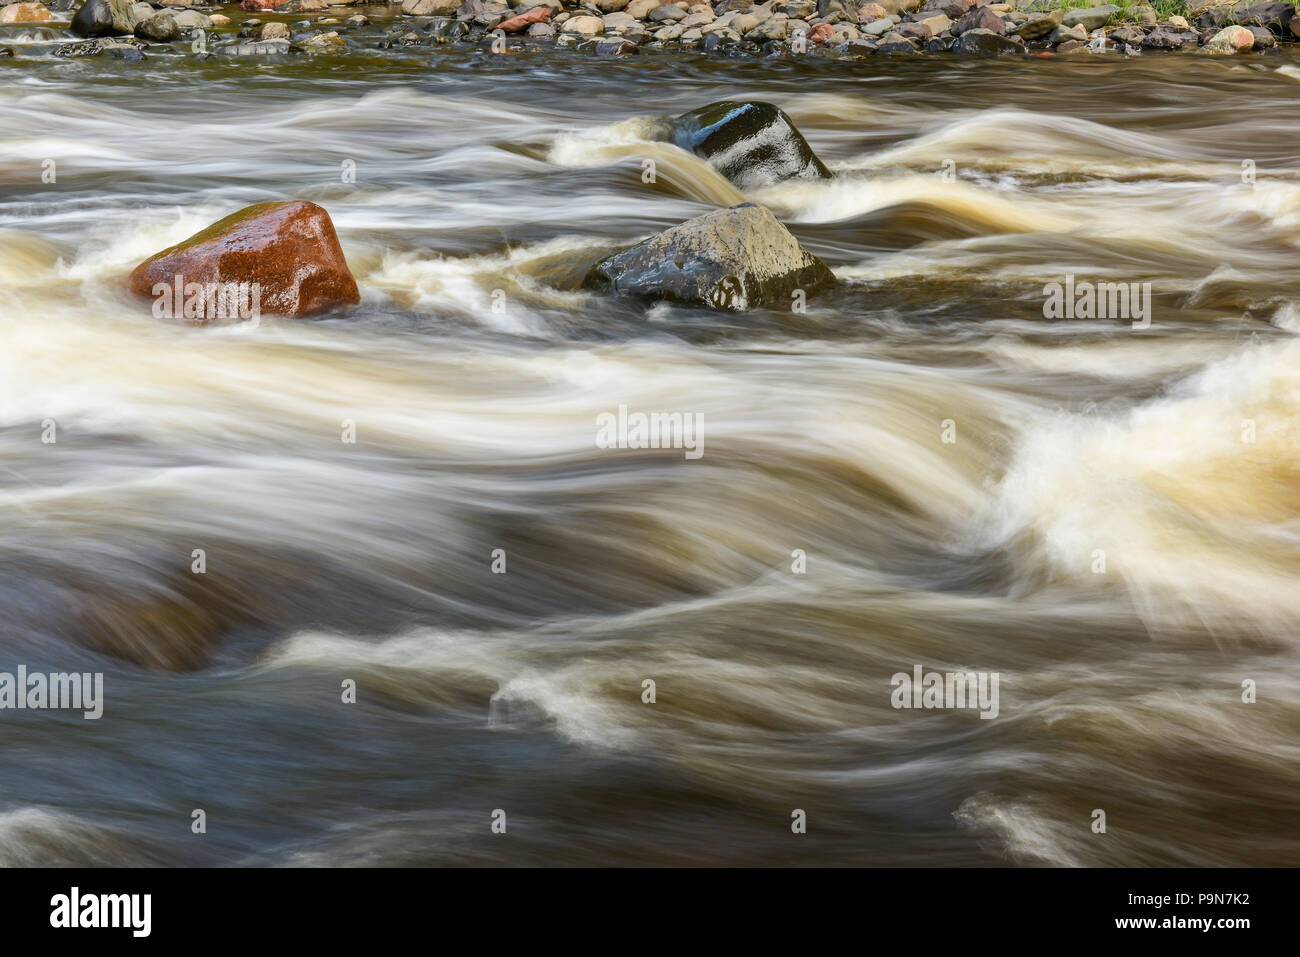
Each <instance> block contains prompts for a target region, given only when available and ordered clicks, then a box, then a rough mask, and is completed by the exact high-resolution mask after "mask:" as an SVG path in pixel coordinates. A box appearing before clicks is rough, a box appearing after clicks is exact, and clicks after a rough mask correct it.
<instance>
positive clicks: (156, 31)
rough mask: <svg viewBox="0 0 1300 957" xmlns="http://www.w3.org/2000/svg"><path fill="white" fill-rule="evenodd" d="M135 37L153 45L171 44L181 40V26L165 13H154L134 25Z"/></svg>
mask: <svg viewBox="0 0 1300 957" xmlns="http://www.w3.org/2000/svg"><path fill="white" fill-rule="evenodd" d="M135 35H136V36H138V37H139V38H140V39H141V40H152V41H153V42H154V43H171V42H173V41H174V40H179V39H180V38H181V25H180V24H179V23H177V22H176V20H175V18H173V17H169V16H168V15H167V14H165V13H155V14H154V15H153V16H152V17H150V18H149V19H148V20H141V21H140V22H139V23H137V24H136V25H135Z"/></svg>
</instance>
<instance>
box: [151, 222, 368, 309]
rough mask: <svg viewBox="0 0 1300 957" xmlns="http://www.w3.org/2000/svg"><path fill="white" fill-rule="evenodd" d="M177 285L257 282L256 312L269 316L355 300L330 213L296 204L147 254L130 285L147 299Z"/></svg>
mask: <svg viewBox="0 0 1300 957" xmlns="http://www.w3.org/2000/svg"><path fill="white" fill-rule="evenodd" d="M178 283H179V284H180V286H181V287H182V288H183V287H185V286H187V285H189V284H191V283H201V284H205V285H206V284H209V283H220V284H224V283H257V284H258V293H259V297H260V298H259V302H260V306H259V312H260V313H262V314H267V315H280V316H305V315H310V314H311V313H316V312H321V311H323V310H326V309H332V308H334V307H336V306H343V305H352V304H355V303H358V302H360V301H361V299H360V296H359V295H358V293H357V283H356V280H355V279H353V278H352V273H351V272H350V271H349V270H348V264H347V262H346V261H345V260H344V258H343V250H342V248H340V246H339V240H338V236H337V235H336V234H335V232H334V224H333V223H332V222H330V217H329V213H327V212H325V210H324V209H322V208H321V207H319V206H317V205H316V204H315V203H307V202H302V201H295V202H287V203H258V204H257V205H256V206H249V207H247V208H245V209H241V210H240V211H239V212H237V213H234V214H232V215H230V216H227V217H226V218H225V219H223V220H220V221H219V222H216V223H213V224H212V225H211V226H209V227H208V228H207V229H204V230H202V231H201V232H198V233H195V234H194V235H193V236H191V237H190V238H189V239H186V240H184V241H183V242H180V243H177V244H176V245H175V246H172V247H170V248H169V249H164V250H163V251H162V252H160V253H157V254H156V255H153V256H150V257H149V258H148V259H146V260H145V261H144V262H142V263H141V264H140V265H139V266H137V267H136V268H135V271H134V272H133V273H131V278H130V280H129V285H130V288H131V291H132V292H134V293H136V294H137V295H140V296H147V297H150V298H154V296H155V295H156V294H155V292H154V289H155V286H158V285H159V284H161V285H162V286H170V287H173V288H174V287H175V286H176V285H177V284H178ZM185 295H186V296H187V297H188V296H189V293H188V292H187V293H186V294H185ZM176 311H177V312H179V310H176Z"/></svg>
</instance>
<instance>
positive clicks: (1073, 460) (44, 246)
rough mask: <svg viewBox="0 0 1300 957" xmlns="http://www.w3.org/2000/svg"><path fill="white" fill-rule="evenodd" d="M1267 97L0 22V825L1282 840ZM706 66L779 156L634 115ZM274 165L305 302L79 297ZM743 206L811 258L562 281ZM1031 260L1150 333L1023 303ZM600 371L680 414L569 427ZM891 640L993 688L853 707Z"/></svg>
mask: <svg viewBox="0 0 1300 957" xmlns="http://www.w3.org/2000/svg"><path fill="white" fill-rule="evenodd" d="M32 36H33V37H36V39H37V40H39V34H38V33H37V32H35V31H33V33H32ZM1298 97H1300V63H1297V61H1296V60H1295V58H1293V57H1290V56H1287V55H1283V56H1275V57H1257V58H1245V59H1240V60H1208V59H1205V58H1199V57H1191V56H1164V57H1161V56H1142V57H1140V58H1135V59H1131V60H1126V61H1125V60H1120V59H1117V58H1113V57H1104V58H1103V57H1090V56H1089V57H1082V58H1072V59H1065V58H1062V59H1059V60H1044V59H1034V60H1017V61H974V60H961V59H953V58H935V59H926V58H916V59H911V60H906V61H904V60H886V59H876V60H868V61H862V62H853V63H849V62H834V61H831V60H813V59H806V60H801V61H798V62H791V61H775V60H710V59H707V58H704V57H694V56H672V57H669V56H654V55H644V56H642V57H640V58H638V59H636V60H629V61H626V62H610V61H606V60H599V61H598V60H595V59H593V58H590V57H587V56H584V55H579V54H575V53H566V52H560V51H548V52H546V53H537V54H523V55H519V56H513V57H491V56H488V55H485V54H483V53H480V52H477V51H472V52H465V51H461V52H455V51H451V52H446V53H434V54H430V53H429V52H428V51H427V50H425V51H417V52H408V53H400V54H399V53H397V52H394V53H392V54H391V55H389V54H379V53H376V54H375V55H373V56H364V55H360V54H358V55H355V56H352V57H348V58H340V59H338V60H328V59H327V60H306V59H304V60H302V61H295V62H285V63H280V64H250V63H239V64H232V63H230V62H229V61H222V60H213V61H210V62H208V63H191V62H188V61H187V62H185V63H181V62H180V57H179V56H175V57H171V58H167V57H162V56H156V57H151V58H150V59H149V60H147V61H146V62H144V63H140V64H125V63H118V62H115V61H109V62H101V61H73V62H58V63H52V62H47V61H37V60H34V59H30V58H24V57H21V56H20V57H18V58H16V59H14V60H13V61H10V62H5V61H0V134H2V135H0V342H2V343H3V350H2V351H0V609H3V611H2V612H0V615H2V617H0V672H15V671H16V669H17V668H18V667H19V666H20V665H24V666H26V667H27V668H28V669H29V670H30V671H45V672H52V671H54V672H57V671H85V672H96V671H98V672H103V673H104V675H105V677H104V693H103V715H102V717H101V718H99V719H98V720H85V719H84V718H83V717H82V715H81V713H80V712H70V711H54V710H46V711H40V710H3V711H0V863H3V864H223V865H224V864H245V865H250V864H251V865H285V864H289V865H294V864H310V865H318V864H319V865H358V864H558V865H573V864H704V865H717V864H740V865H751V864H800V865H806V864H833V865H846V864H874V865H979V864H1002V863H1012V864H1028V865H1042V864H1048V865H1102V866H1107V865H1243V864H1262V865H1270V864H1289V865H1296V864H1300V823H1298V822H1300V818H1298V815H1297V800H1298V799H1297V795H1298V794H1300V763H1298V761H1297V759H1298V758H1300V748H1298V747H1297V742H1298V740H1300V669H1298V667H1297V663H1298V655H1300V650H1298V647H1297V633H1298V630H1300V589H1298V588H1297V572H1300V420H1298V419H1297V415H1298V414H1300V341H1297V332H1298V331H1300V311H1298V310H1297V300H1298V299H1300V270H1297V268H1296V264H1297V246H1298V245H1300V178H1298V177H1297V170H1298V169H1300V166H1298V165H1297V164H1298V163H1300V125H1298V124H1297V123H1296V117H1297V113H1296V103H1297V98H1298ZM724 98H725V99H764V100H769V101H772V102H775V103H777V104H779V105H780V106H782V107H783V108H784V109H785V110H786V111H787V112H788V113H789V114H790V115H791V116H792V117H793V119H794V120H795V122H796V123H797V124H798V126H799V127H800V128H801V129H802V131H803V132H804V134H805V135H806V136H807V138H808V139H809V141H810V142H811V143H812V145H813V147H814V148H815V149H816V150H817V152H818V153H819V154H820V156H821V157H822V158H823V159H824V160H825V161H826V162H827V164H828V165H829V166H830V167H831V168H832V169H833V170H834V171H835V172H836V178H835V179H834V180H833V181H831V182H828V183H800V184H795V185H784V186H779V187H775V188H771V189H767V190H762V191H759V192H757V193H754V194H752V195H749V196H742V195H741V194H740V193H739V192H738V191H737V190H736V189H735V187H733V186H731V185H730V184H729V183H728V182H727V181H725V180H723V179H722V178H721V177H720V176H718V175H717V174H716V173H714V172H713V171H712V170H711V169H710V168H709V167H707V166H706V165H705V164H704V163H703V162H701V161H700V160H698V159H696V158H694V157H693V156H690V155H688V154H685V153H683V152H681V151H679V150H677V149H676V148H674V147H670V146H667V145H664V144H662V143H654V142H650V141H647V140H646V139H645V138H644V135H645V133H646V131H647V129H649V128H650V127H651V126H652V124H651V123H650V122H649V120H648V118H650V117H653V116H655V115H660V114H669V113H679V112H683V111H685V110H688V109H691V108H694V107H697V106H700V105H703V104H705V103H708V102H710V101H713V100H718V99H724ZM47 160H49V161H53V164H54V165H53V167H50V166H48V165H47V164H46V161H47ZM646 160H653V161H654V163H655V170H656V176H655V179H656V181H655V182H654V183H653V184H647V183H645V182H643V178H642V172H643V168H644V167H643V164H644V161H646ZM347 163H351V164H354V166H355V182H354V183H353V182H344V179H345V177H344V176H343V175H342V171H343V170H344V169H346V168H347V166H346V165H345V164H347ZM51 168H52V169H53V170H54V171H55V177H54V179H55V181H54V182H43V181H42V172H43V171H44V170H46V169H51ZM1252 171H1253V172H1252ZM1252 179H1253V182H1252ZM291 198H300V199H310V200H313V201H315V202H318V203H320V204H321V205H323V206H325V207H326V208H327V209H328V210H329V212H330V214H331V215H332V217H333V219H334V222H335V225H336V226H337V228H338V232H339V235H340V238H341V241H342V243H343V247H344V249H345V251H346V253H347V255H348V259H349V261H350V264H351V267H352V270H353V272H354V273H355V275H356V277H357V280H358V283H359V286H360V289H361V295H362V299H363V302H362V305H361V306H360V307H358V308H357V309H356V310H355V311H353V312H352V313H350V314H348V315H343V316H334V317H330V318H326V319H324V320H321V321H298V322H275V321H271V320H268V319H263V320H262V322H261V323H260V324H258V325H256V326H253V325H252V324H249V323H244V324H238V325H232V326H225V327H220V328H189V327H182V326H178V325H173V324H169V323H165V322H160V321H159V320H156V319H154V318H153V316H152V315H150V313H149V310H148V308H147V306H145V307H142V306H141V305H140V304H139V303H138V302H135V301H133V300H131V299H129V298H128V297H127V296H126V294H125V293H124V292H123V291H122V281H123V279H124V277H125V275H126V274H127V273H128V272H129V271H130V269H131V268H132V267H133V266H134V265H135V264H136V263H137V262H139V261H140V260H141V259H143V258H144V257H145V256H146V255H148V254H150V253H152V252H155V251H157V250H159V249H161V248H163V247H165V246H168V245H170V244H172V243H174V242H176V241H178V240H180V239H182V238H184V237H186V236H188V235H189V234H191V233H193V232H195V231H196V230H197V229H199V228H201V227H202V226H204V225H206V224H208V223H210V222H212V221H214V220H216V219H218V218H220V217H221V216H224V215H226V214H227V213H230V212H232V211H233V210H235V209H237V208H240V207H242V206H245V205H248V204H251V203H255V202H261V201H266V200H277V199H291ZM743 199H752V200H754V201H757V202H761V203H764V204H766V205H768V206H769V207H770V208H771V209H772V210H773V211H774V212H775V213H776V214H777V215H778V217H779V218H781V219H782V220H783V221H784V222H786V223H788V224H789V226H790V228H791V229H792V230H793V231H794V232H795V234H796V235H797V236H798V237H799V238H800V240H801V241H802V242H803V243H804V244H805V245H807V246H808V247H809V248H810V249H811V250H812V251H813V252H815V253H817V254H818V255H819V256H821V257H822V258H824V259H825V260H826V261H827V263H829V264H830V266H831V267H832V268H833V269H834V271H835V273H836V275H837V276H838V277H839V278H840V279H841V280H842V283H841V285H840V286H839V288H838V289H836V290H835V291H833V292H830V293H828V294H825V295H822V296H818V297H814V298H812V299H810V300H809V302H808V308H807V311H806V312H804V313H798V312H793V311H791V309H789V308H786V307H782V308H776V309H768V310H757V311H754V312H751V313H747V314H744V315H738V316H732V315H722V314H716V313H708V312H702V311H698V310H692V309H686V308H678V307H670V306H664V305H657V306H651V307H648V306H646V305H643V304H638V303H634V302H629V301H625V300H612V299H608V298H604V297H601V296H599V295H596V294H592V293H587V292H582V291H578V290H575V289H574V288H573V285H572V281H571V280H572V278H573V275H574V273H575V270H580V269H581V267H582V266H583V265H584V264H586V263H590V262H591V261H593V260H595V259H596V258H598V257H599V256H601V255H603V254H605V253H607V252H608V251H610V250H611V249H613V248H614V247H616V246H617V245H619V244H625V243H628V242H631V241H633V240H635V239H638V238H640V237H642V236H644V235H647V234H648V233H650V232H653V231H655V230H657V229H662V228H665V227H667V226H669V225H672V224H674V223H677V222H680V221H682V220H684V219H687V218H689V217H691V216H693V215H697V214H699V213H701V212H704V211H706V210H708V209H710V208H713V207H715V206H719V205H729V204H733V203H736V202H739V201H742V200H743ZM1068 276H1072V277H1073V282H1075V283H1083V282H1116V283H1120V282H1122V283H1126V284H1127V283H1136V284H1138V288H1141V284H1144V283H1150V289H1151V293H1150V303H1149V305H1150V310H1149V318H1150V323H1149V326H1147V327H1145V328H1135V327H1134V323H1133V322H1132V321H1130V319H1125V318H1123V317H1120V318H1114V317H1112V318H1100V319H1097V318H1074V319H1053V318H1047V317H1046V316H1045V312H1044V310H1045V299H1046V296H1045V293H1044V290H1045V287H1047V286H1048V285H1049V284H1052V283H1061V284H1064V283H1065V282H1066V280H1067V277H1068ZM497 290H500V291H501V293H503V295H502V294H496V295H494V292H495V291H497ZM494 307H495V308H494ZM1139 325H1141V323H1139ZM620 405H626V406H627V407H628V409H629V410H631V411H643V412H654V411H660V412H682V413H687V414H692V415H695V414H698V415H702V416H703V423H704V433H703V446H702V448H703V455H702V456H700V457H698V458H688V457H687V456H686V455H685V454H683V450H681V449H659V450H638V449H606V448H599V447H597V444H596V434H597V419H598V416H600V415H601V414H602V413H606V412H616V411H617V409H618V407H619V406H620ZM349 422H350V423H352V425H353V426H354V428H355V435H356V441H355V442H354V443H348V442H345V441H343V430H344V428H345V427H346V426H345V423H349ZM50 423H52V424H53V425H54V428H55V431H54V433H53V436H50V435H49V430H48V425H49V424H50ZM47 437H54V438H55V439H56V441H53V442H50V441H43V438H47ZM196 549H197V550H201V551H202V552H203V554H204V556H205V560H206V571H205V573H204V574H195V573H194V572H193V571H192V565H193V562H194V559H193V558H192V556H193V554H194V551H195V550H196ZM496 550H502V551H501V552H500V553H498V554H504V556H505V562H506V570H505V573H504V574H494V572H493V562H494V559H493V555H494V552H495V551H496ZM796 552H798V553H799V554H800V555H802V558H800V557H799V556H798V555H796ZM797 567H798V568H800V569H801V571H796V568H797ZM916 666H921V668H922V669H923V670H925V671H927V672H929V671H938V672H948V671H953V672H956V671H962V672H968V671H974V672H984V673H997V674H998V676H999V679H1000V684H999V689H1000V701H999V705H998V713H997V716H996V717H995V718H993V719H991V720H985V719H982V718H981V717H980V713H979V712H978V711H976V710H972V709H970V708H967V709H951V710H944V709H935V710H929V709H919V710H917V709H896V708H894V707H893V706H892V704H891V692H892V691H893V685H892V677H893V676H894V675H895V674H896V673H899V672H904V673H908V674H910V673H912V671H913V669H914V667H916ZM646 679H651V680H653V681H654V682H655V692H656V694H655V701H654V703H652V704H647V703H644V702H643V700H642V696H643V682H644V681H645V680H646ZM349 680H351V681H355V682H356V685H357V701H356V703H355V704H345V703H343V701H342V700H341V699H342V693H341V687H342V685H343V683H344V682H345V681H349ZM1243 682H1249V683H1252V684H1250V685H1248V686H1247V687H1253V688H1254V694H1253V698H1254V700H1253V701H1249V700H1246V701H1244V700H1243V697H1245V698H1247V699H1249V698H1251V697H1252V695H1251V694H1249V693H1247V692H1245V691H1243ZM195 809H203V810H204V811H205V812H206V821H207V831H206V833H205V834H195V833H193V832H192V828H191V821H192V813H193V812H194V810H195ZM497 810H501V811H504V812H505V815H506V820H507V822H508V824H507V832H506V833H505V834H494V833H493V832H492V829H491V824H492V819H493V814H494V811H497ZM796 810H801V811H803V812H804V813H805V815H806V820H807V831H806V833H804V834H796V833H793V831H792V813H793V812H794V811H796ZM1097 810H1102V811H1104V812H1105V815H1106V832H1105V833H1096V832H1095V831H1094V820H1095V813H1094V812H1095V811H1097Z"/></svg>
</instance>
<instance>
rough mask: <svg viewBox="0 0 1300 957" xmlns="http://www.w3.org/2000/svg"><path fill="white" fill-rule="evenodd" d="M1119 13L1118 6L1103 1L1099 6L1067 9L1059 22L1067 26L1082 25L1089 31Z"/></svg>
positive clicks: (1102, 25)
mask: <svg viewBox="0 0 1300 957" xmlns="http://www.w3.org/2000/svg"><path fill="white" fill-rule="evenodd" d="M1117 13H1119V7H1117V6H1115V4H1113V3H1103V4H1102V5H1101V6H1099V7H1088V8H1087V9H1086V10H1069V11H1067V12H1066V14H1065V19H1063V20H1062V21H1061V22H1062V23H1063V24H1064V25H1065V26H1067V27H1083V28H1084V29H1085V30H1087V31H1088V32H1089V33H1091V32H1092V31H1093V30H1096V29H1098V28H1100V27H1104V26H1105V25H1106V24H1107V23H1109V22H1110V18H1111V17H1113V16H1114V15H1115V14H1117Z"/></svg>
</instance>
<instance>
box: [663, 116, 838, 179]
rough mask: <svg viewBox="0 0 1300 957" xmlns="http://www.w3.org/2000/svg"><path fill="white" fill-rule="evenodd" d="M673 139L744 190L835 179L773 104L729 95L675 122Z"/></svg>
mask: <svg viewBox="0 0 1300 957" xmlns="http://www.w3.org/2000/svg"><path fill="white" fill-rule="evenodd" d="M672 140H673V142H674V143H676V144H677V145H678V146H680V147H681V148H682V149H684V150H690V151H691V152H692V153H694V154H695V155H696V156H699V157H700V158H702V159H704V160H707V161H708V164H709V165H710V166H712V167H713V168H714V169H716V170H717V171H718V172H719V173H721V174H722V175H723V176H725V177H727V179H729V180H731V181H732V182H733V183H735V184H736V185H737V186H739V187H740V188H741V189H754V188H757V187H761V186H769V185H771V184H772V183H779V182H782V181H784V180H787V179H819V178H820V179H829V178H830V175H831V173H830V170H828V169H827V168H826V166H825V164H824V163H822V161H821V160H819V159H818V158H817V154H816V153H814V152H813V151H812V147H811V146H809V145H808V141H807V140H805V139H804V138H803V135H802V134H801V133H800V132H799V131H798V130H797V129H795V126H794V124H793V123H792V122H790V117H788V116H786V115H785V113H784V111H782V110H779V109H777V108H776V107H775V106H773V105H772V104H771V103H756V102H750V103H735V102H731V101H729V100H723V101H722V102H719V103H710V104H709V105H708V106H704V107H701V108H700V109H698V110H692V111H691V112H689V113H683V114H682V115H681V116H679V117H677V118H676V119H674V120H673V121H672Z"/></svg>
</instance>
